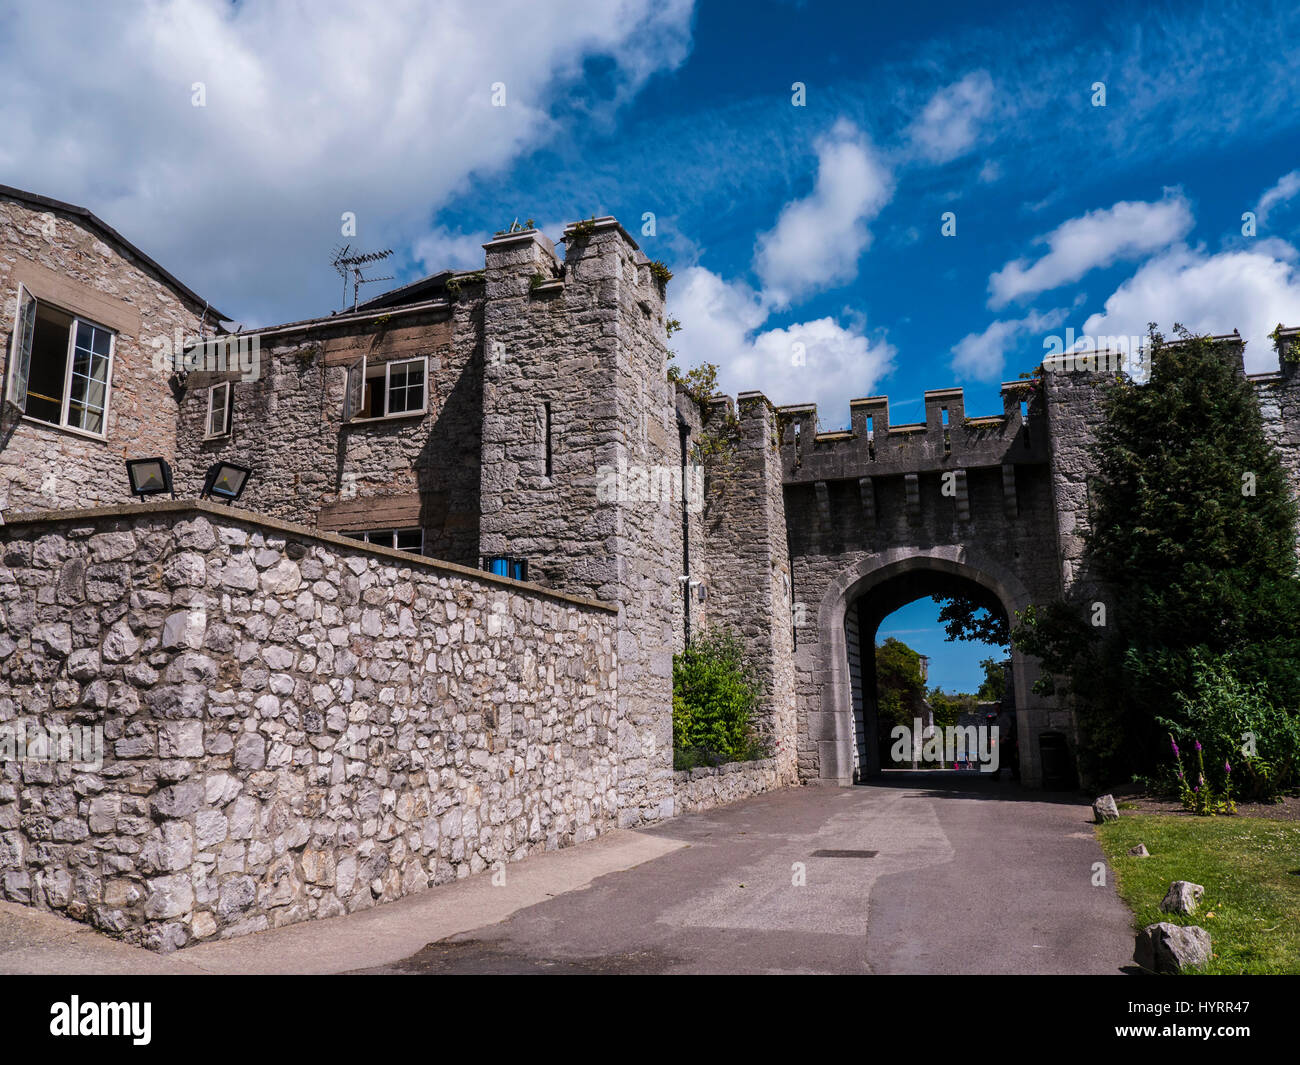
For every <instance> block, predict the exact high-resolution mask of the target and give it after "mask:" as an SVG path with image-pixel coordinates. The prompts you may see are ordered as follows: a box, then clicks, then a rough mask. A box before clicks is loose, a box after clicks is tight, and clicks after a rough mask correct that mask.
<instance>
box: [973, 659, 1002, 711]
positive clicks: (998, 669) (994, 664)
mask: <svg viewBox="0 0 1300 1065" xmlns="http://www.w3.org/2000/svg"><path fill="white" fill-rule="evenodd" d="M980 668H981V669H982V670H984V680H983V681H982V682H981V683H980V690H979V698H980V699H981V700H983V701H985V702H991V703H996V702H998V701H999V700H1001V698H1002V696H1003V695H1005V694H1006V690H1007V674H1006V672H1005V671H1004V670H1003V668H1002V663H1001V662H1000V661H998V660H997V659H996V658H984V659H981V660H980Z"/></svg>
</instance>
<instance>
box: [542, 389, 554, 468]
mask: <svg viewBox="0 0 1300 1065" xmlns="http://www.w3.org/2000/svg"><path fill="white" fill-rule="evenodd" d="M542 418H543V421H544V423H545V426H544V428H545V433H546V476H547V477H550V476H551V470H552V465H551V405H550V403H543V404H542Z"/></svg>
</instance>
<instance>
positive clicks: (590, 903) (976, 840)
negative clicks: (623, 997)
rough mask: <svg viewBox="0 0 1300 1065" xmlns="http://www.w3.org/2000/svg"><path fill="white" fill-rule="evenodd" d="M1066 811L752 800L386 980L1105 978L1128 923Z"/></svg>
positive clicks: (666, 835) (1077, 819)
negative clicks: (630, 864)
mask: <svg viewBox="0 0 1300 1065" xmlns="http://www.w3.org/2000/svg"><path fill="white" fill-rule="evenodd" d="M1054 798H1056V799H1057V800H1058V801H1053V799H1054ZM1063 799H1064V797H1053V796H1049V795H1043V794H1042V793H1033V792H1025V791H1021V790H1020V789H1019V787H1018V786H1016V785H1013V784H1011V783H1010V782H1006V783H999V782H997V781H993V780H990V779H988V778H987V777H981V776H979V775H978V774H977V775H975V776H974V777H969V776H965V777H960V778H959V777H957V776H956V775H954V774H951V773H947V774H926V773H921V774H898V775H892V774H891V777H890V779H889V780H888V782H887V783H884V784H882V785H879V786H869V787H857V788H818V787H813V788H800V789H794V790H790V791H785V792H778V793H774V794H770V795H764V796H759V797H757V798H754V799H751V800H748V801H746V802H743V803H738V804H736V805H734V806H730V807H726V808H723V809H721V810H716V811H713V812H712V813H709V814H699V815H691V816H686V817H681V818H677V819H676V820H674V821H671V822H669V823H667V824H665V825H662V826H658V827H655V828H652V829H648V830H646V831H645V832H644V833H643V834H644V835H649V836H654V837H658V838H662V839H672V840H676V841H679V842H685V843H687V844H689V846H688V847H686V848H684V849H681V850H676V851H674V852H672V853H671V854H667V855H665V856H664V857H662V858H659V859H657V860H655V861H654V862H650V863H648V864H646V865H642V866H639V867H638V868H636V869H633V870H630V871H628V872H624V873H617V874H613V875H610V876H606V877H603V878H601V879H600V880H597V881H595V882H594V883H593V884H592V886H591V887H589V888H587V889H586V890H584V891H580V892H573V893H571V894H568V895H564V896H562V897H559V898H556V899H553V900H551V901H549V902H546V903H543V904H542V905H539V906H534V907H532V908H530V909H527V910H522V911H520V912H518V913H516V914H515V915H514V916H513V917H512V918H510V919H509V920H508V921H505V922H503V923H501V924H498V925H495V926H493V927H490V928H481V929H477V930H475V931H474V932H472V933H468V934H464V935H459V936H456V937H453V938H452V939H451V940H449V941H444V942H442V943H436V944H432V945H430V946H429V947H427V948H426V949H425V950H423V951H421V952H419V953H418V954H416V955H414V956H413V957H411V958H408V959H406V960H405V961H403V962H402V963H401V964H399V965H396V966H386V967H384V968H383V970H382V971H386V972H438V973H447V972H557V971H558V972H599V973H620V972H631V973H659V972H689V973H707V972H744V973H778V972H779V973H812V972H823V973H825V972H838V973H867V972H871V973H901V972H905V973H917V972H936V973H999V972H1013V973H1119V972H1120V971H1121V970H1122V968H1123V967H1124V966H1126V965H1128V964H1130V962H1131V957H1132V947H1133V936H1132V931H1131V925H1130V916H1129V912H1128V910H1127V909H1126V908H1125V906H1124V905H1123V903H1121V902H1120V901H1119V898H1118V897H1117V896H1116V894H1115V891H1114V888H1113V886H1107V887H1094V886H1093V885H1092V877H1093V868H1092V867H1093V863H1094V862H1099V861H1101V860H1102V854H1101V849H1100V847H1099V846H1098V845H1097V842H1096V840H1095V838H1094V836H1093V832H1092V827H1091V824H1090V822H1091V809H1090V807H1088V806H1087V805H1085V804H1083V803H1080V802H1078V801H1077V800H1075V799H1073V798H1070V799H1069V800H1068V801H1063ZM819 852H823V853H822V854H819ZM826 852H829V853H826ZM836 852H838V853H836ZM870 852H874V854H870ZM796 863H802V866H803V869H804V871H805V876H806V883H805V884H803V885H802V886H795V884H794V883H793V881H794V879H795V875H796V872H797V869H796Z"/></svg>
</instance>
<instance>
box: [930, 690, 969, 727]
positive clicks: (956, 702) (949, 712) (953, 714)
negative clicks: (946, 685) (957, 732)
mask: <svg viewBox="0 0 1300 1065" xmlns="http://www.w3.org/2000/svg"><path fill="white" fill-rule="evenodd" d="M926 699H927V701H928V702H929V704H930V709H931V710H933V711H934V723H935V724H936V725H937V726H938V727H939V728H946V727H947V726H948V725H955V724H957V719H958V718H959V717H961V715H962V714H973V713H974V712H975V708H976V704H977V703H978V702H979V699H978V698H976V697H975V696H974V695H971V694H970V693H969V692H957V693H955V694H952V695H950V694H949V693H947V692H945V691H943V690H942V689H940V688H938V687H934V688H931V689H930V694H929V695H928V696H927V697H926Z"/></svg>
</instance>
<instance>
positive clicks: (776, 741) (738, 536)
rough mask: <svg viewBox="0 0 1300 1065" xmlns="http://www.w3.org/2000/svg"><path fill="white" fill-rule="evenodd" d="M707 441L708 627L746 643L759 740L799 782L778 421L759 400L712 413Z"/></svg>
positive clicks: (753, 397)
mask: <svg viewBox="0 0 1300 1065" xmlns="http://www.w3.org/2000/svg"><path fill="white" fill-rule="evenodd" d="M704 431H705V432H707V433H711V434H714V437H715V439H717V440H720V441H723V442H724V443H723V446H722V447H721V448H715V449H714V451H715V454H716V457H715V459H714V460H713V462H712V463H711V465H710V467H709V470H708V491H707V494H706V509H705V514H704V528H705V534H706V535H705V544H704V547H703V554H704V566H705V567H706V569H707V572H708V573H709V581H708V586H709V598H708V601H707V605H708V624H710V625H713V626H717V627H719V628H722V629H726V630H729V631H731V632H733V633H735V634H736V635H737V636H738V637H739V638H740V639H741V641H742V642H743V644H744V646H745V648H746V651H747V652H748V655H749V658H750V661H751V663H752V664H753V666H754V668H755V670H756V672H757V675H758V679H759V681H760V683H761V684H762V687H763V698H762V702H761V704H760V707H759V711H758V715H757V721H756V725H757V729H758V733H759V735H760V736H761V737H762V738H763V740H764V742H765V743H766V745H767V748H768V751H769V752H770V753H771V754H772V755H773V756H774V757H775V758H776V759H777V761H778V763H779V764H780V767H781V773H782V775H783V779H785V780H787V781H788V782H790V783H793V782H794V780H795V779H796V764H795V763H796V743H795V735H796V730H797V725H796V709H795V695H794V637H793V619H792V616H791V598H792V597H791V583H790V552H789V548H788V546H787V542H786V515H785V503H784V498H783V494H782V487H781V481H782V478H781V456H780V453H779V451H778V447H777V415H776V411H775V409H774V408H773V407H772V405H771V404H770V403H769V402H768V401H767V399H766V398H765V397H764V396H763V395H762V394H760V393H757V392H752V393H744V394H742V395H741V396H740V397H739V399H738V402H737V405H736V408H735V409H734V410H733V408H732V406H731V404H730V401H728V402H727V403H725V404H721V403H718V404H715V405H714V406H713V408H712V409H711V411H710V417H709V419H708V422H707V424H706V425H705V428H704Z"/></svg>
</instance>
